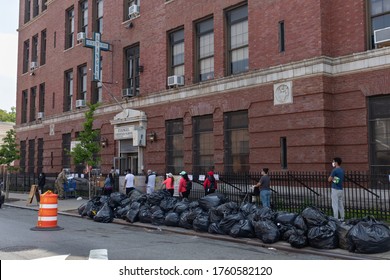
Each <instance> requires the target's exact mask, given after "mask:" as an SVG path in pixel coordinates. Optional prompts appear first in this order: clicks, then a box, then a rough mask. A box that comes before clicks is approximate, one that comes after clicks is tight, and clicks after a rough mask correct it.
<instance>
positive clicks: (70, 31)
mask: <svg viewBox="0 0 390 280" xmlns="http://www.w3.org/2000/svg"><path fill="white" fill-rule="evenodd" d="M65 26H66V29H65V32H66V37H65V49H69V48H72V47H73V46H74V9H73V7H72V8H70V9H68V10H67V11H66V25H65Z"/></svg>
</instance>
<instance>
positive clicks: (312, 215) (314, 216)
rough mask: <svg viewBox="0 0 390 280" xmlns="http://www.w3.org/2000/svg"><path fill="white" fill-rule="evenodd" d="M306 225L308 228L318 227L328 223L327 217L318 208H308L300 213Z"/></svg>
mask: <svg viewBox="0 0 390 280" xmlns="http://www.w3.org/2000/svg"><path fill="white" fill-rule="evenodd" d="M301 215H302V217H303V219H304V220H305V223H306V225H307V226H308V227H309V228H310V227H318V226H322V225H326V224H327V223H328V217H327V216H326V215H325V214H324V213H323V212H322V211H321V210H320V209H318V208H316V207H313V206H309V207H307V208H305V209H304V210H303V211H302V213H301Z"/></svg>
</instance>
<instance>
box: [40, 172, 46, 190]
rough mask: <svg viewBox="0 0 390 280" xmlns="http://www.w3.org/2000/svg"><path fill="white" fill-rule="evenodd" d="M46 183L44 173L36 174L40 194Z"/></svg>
mask: <svg viewBox="0 0 390 280" xmlns="http://www.w3.org/2000/svg"><path fill="white" fill-rule="evenodd" d="M45 185H46V174H45V173H43V172H41V173H39V176H38V188H39V190H40V191H41V194H43V191H44V188H45Z"/></svg>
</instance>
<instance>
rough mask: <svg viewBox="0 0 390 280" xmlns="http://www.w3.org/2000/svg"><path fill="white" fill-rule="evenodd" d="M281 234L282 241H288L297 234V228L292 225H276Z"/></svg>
mask: <svg viewBox="0 0 390 280" xmlns="http://www.w3.org/2000/svg"><path fill="white" fill-rule="evenodd" d="M276 226H277V227H278V229H279V232H280V239H281V240H283V241H287V240H288V239H289V238H290V236H291V235H292V234H294V233H295V230H296V229H295V227H294V226H292V225H283V224H281V223H278V224H276Z"/></svg>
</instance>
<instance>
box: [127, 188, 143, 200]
mask: <svg viewBox="0 0 390 280" xmlns="http://www.w3.org/2000/svg"><path fill="white" fill-rule="evenodd" d="M142 195H143V193H142V192H141V191H140V190H138V189H133V190H131V191H130V192H129V194H128V195H127V196H128V199H129V200H130V201H134V200H137V199H139V198H140V197H141V196H142Z"/></svg>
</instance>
